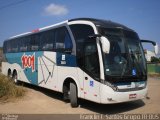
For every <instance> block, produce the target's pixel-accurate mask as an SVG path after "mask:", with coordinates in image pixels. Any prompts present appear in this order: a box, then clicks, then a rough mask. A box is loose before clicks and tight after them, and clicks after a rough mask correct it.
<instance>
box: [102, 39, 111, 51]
mask: <svg viewBox="0 0 160 120" xmlns="http://www.w3.org/2000/svg"><path fill="white" fill-rule="evenodd" d="M100 41H101V43H102V51H103V52H104V53H109V52H110V42H109V40H108V39H107V38H106V37H103V36H102V37H100Z"/></svg>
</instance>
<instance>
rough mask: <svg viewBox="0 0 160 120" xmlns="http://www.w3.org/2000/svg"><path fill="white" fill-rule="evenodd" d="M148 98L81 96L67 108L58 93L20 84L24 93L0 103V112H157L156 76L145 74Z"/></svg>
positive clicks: (159, 93) (159, 91) (159, 98)
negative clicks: (108, 101)
mask: <svg viewBox="0 0 160 120" xmlns="http://www.w3.org/2000/svg"><path fill="white" fill-rule="evenodd" d="M148 85H149V91H148V96H149V99H144V100H139V101H135V102H127V103H120V104H113V105H100V104H96V103H92V102H89V101H85V100H82V101H81V102H80V106H79V107H78V108H71V107H70V104H69V103H65V102H63V100H62V94H60V93H57V92H53V91H50V90H46V89H43V88H39V87H36V86H32V85H24V86H25V88H26V89H27V91H28V92H27V94H26V96H25V97H24V98H22V99H19V100H16V101H14V102H8V103H3V104H2V103H1V104H0V113H9V114H91V113H100V114H118V113H130V114H136V113H160V78H149V81H148Z"/></svg>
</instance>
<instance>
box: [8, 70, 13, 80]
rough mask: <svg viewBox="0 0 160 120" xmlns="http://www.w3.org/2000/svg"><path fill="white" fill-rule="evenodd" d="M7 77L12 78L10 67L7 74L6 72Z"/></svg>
mask: <svg viewBox="0 0 160 120" xmlns="http://www.w3.org/2000/svg"><path fill="white" fill-rule="evenodd" d="M7 76H8V78H12V72H11V69H8V74H7Z"/></svg>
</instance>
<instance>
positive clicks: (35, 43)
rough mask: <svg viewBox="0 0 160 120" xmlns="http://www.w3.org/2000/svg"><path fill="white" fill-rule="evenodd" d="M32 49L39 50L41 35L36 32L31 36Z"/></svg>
mask: <svg viewBox="0 0 160 120" xmlns="http://www.w3.org/2000/svg"><path fill="white" fill-rule="evenodd" d="M30 44H31V51H38V50H39V35H38V34H35V35H32V36H31V41H30Z"/></svg>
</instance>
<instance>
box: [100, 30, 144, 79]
mask: <svg viewBox="0 0 160 120" xmlns="http://www.w3.org/2000/svg"><path fill="white" fill-rule="evenodd" d="M99 30H100V34H101V35H103V36H105V37H106V38H107V39H108V40H109V41H110V52H109V53H103V55H104V57H103V58H104V71H105V76H107V77H109V76H116V77H120V78H123V77H125V76H130V77H138V78H139V77H142V76H145V75H146V64H145V57H144V52H143V49H142V45H141V43H140V40H139V38H138V35H137V34H136V33H135V32H133V31H126V30H123V29H118V28H113V29H112V28H101V29H99Z"/></svg>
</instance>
